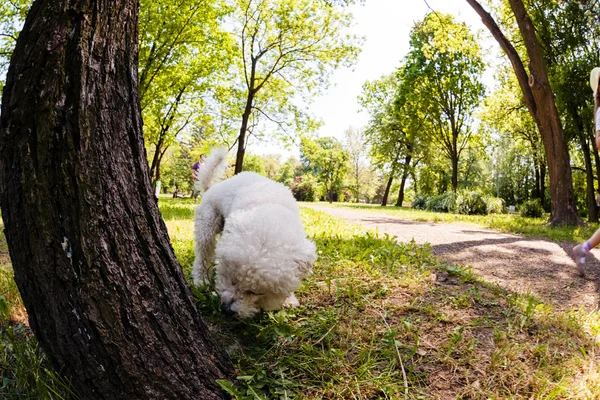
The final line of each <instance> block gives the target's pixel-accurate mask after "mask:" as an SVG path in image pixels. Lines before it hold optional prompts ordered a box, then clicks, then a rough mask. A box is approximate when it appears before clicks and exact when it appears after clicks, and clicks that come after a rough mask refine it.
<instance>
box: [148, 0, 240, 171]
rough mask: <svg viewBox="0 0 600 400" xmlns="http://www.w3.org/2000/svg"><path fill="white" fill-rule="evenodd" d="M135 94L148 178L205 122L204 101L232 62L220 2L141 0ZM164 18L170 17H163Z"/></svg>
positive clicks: (214, 0)
mask: <svg viewBox="0 0 600 400" xmlns="http://www.w3.org/2000/svg"><path fill="white" fill-rule="evenodd" d="M140 7H141V12H140V32H141V35H140V61H139V65H140V66H139V93H140V103H141V107H142V113H143V117H144V129H145V132H144V136H145V140H146V147H147V149H148V154H149V156H150V157H151V161H150V176H151V178H152V179H153V180H156V179H159V178H160V165H161V161H162V159H163V157H164V155H165V153H166V151H167V150H168V148H169V147H170V146H171V145H172V144H173V143H174V142H175V140H176V139H177V138H178V136H179V135H180V134H181V133H182V132H184V131H186V130H190V127H189V125H205V124H206V123H207V120H208V119H209V118H208V112H207V104H206V100H207V99H209V98H211V97H212V96H213V93H212V92H213V91H214V89H212V88H213V87H214V86H217V85H218V84H219V82H220V81H221V80H222V79H224V75H225V73H226V71H227V70H228V68H229V66H230V65H231V60H232V53H231V48H232V46H231V44H232V43H231V40H230V38H229V35H228V34H227V33H226V32H225V31H224V30H223V29H222V19H223V16H224V15H226V13H227V12H228V8H226V7H225V6H224V5H223V4H222V2H221V1H220V0H205V1H198V0H181V1H178V2H169V1H164V0H141V4H140ZM166 16H168V17H166Z"/></svg>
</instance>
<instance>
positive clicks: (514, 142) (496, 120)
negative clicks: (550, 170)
mask: <svg viewBox="0 0 600 400" xmlns="http://www.w3.org/2000/svg"><path fill="white" fill-rule="evenodd" d="M499 77H500V82H501V86H500V88H499V89H498V90H496V91H495V92H494V93H492V94H491V95H490V96H489V97H488V98H487V99H486V105H485V107H484V110H483V112H482V113H481V120H482V122H483V124H484V125H485V126H486V128H488V129H491V130H492V131H493V132H494V134H496V135H498V136H501V138H499V139H500V140H499V141H500V142H501V143H502V148H501V149H499V152H498V155H499V156H500V157H501V158H502V159H505V157H510V156H511V153H512V152H513V149H518V150H517V151H518V152H520V153H521V155H522V156H526V157H528V158H530V159H531V162H530V163H527V165H532V166H533V171H531V174H532V175H533V176H534V179H533V184H534V186H533V189H532V193H531V197H533V198H539V199H540V201H541V203H542V204H545V203H546V199H545V191H546V165H547V163H546V157H545V155H544V151H543V143H542V139H541V136H540V133H539V131H538V129H537V127H536V125H535V122H534V121H533V119H532V118H531V115H530V114H529V112H528V111H527V107H525V104H523V96H521V95H520V89H519V87H518V83H517V82H516V78H515V77H514V74H511V73H510V72H509V71H507V73H501V74H499ZM499 165H501V164H500V163H498V164H497V165H496V167H498V166H499ZM503 165H504V166H505V167H507V168H509V169H508V170H507V171H498V170H497V171H496V174H497V176H500V175H501V176H504V177H506V180H508V181H511V182H514V181H515V179H518V178H526V179H528V177H523V176H522V175H521V174H520V173H516V170H517V169H518V168H520V167H517V165H516V164H515V165H513V167H514V168H515V171H514V173H513V172H512V171H511V170H510V168H511V165H510V163H504V164H503ZM504 193H507V192H506V191H505V192H504ZM509 193H510V197H505V200H506V201H507V202H510V204H514V203H515V197H514V196H513V195H512V193H513V191H509ZM518 198H519V200H520V201H524V200H527V199H528V198H529V196H528V195H522V196H519V197H518Z"/></svg>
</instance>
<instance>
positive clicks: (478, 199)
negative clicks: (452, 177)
mask: <svg viewBox="0 0 600 400" xmlns="http://www.w3.org/2000/svg"><path fill="white" fill-rule="evenodd" d="M487 210H488V207H487V204H486V201H485V197H484V196H483V195H482V194H481V193H479V192H475V191H466V192H461V193H459V194H458V196H457V197H456V212H457V213H459V214H467V215H485V214H487Z"/></svg>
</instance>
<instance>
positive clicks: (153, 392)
mask: <svg viewBox="0 0 600 400" xmlns="http://www.w3.org/2000/svg"><path fill="white" fill-rule="evenodd" d="M137 15H138V1H137V0H124V1H118V2H114V1H107V0H98V1H90V0H81V1H75V0H38V1H36V2H34V4H33V6H32V8H31V11H30V12H29V15H28V17H27V20H26V22H25V26H24V28H23V31H22V33H21V35H20V36H19V40H18V42H17V46H16V49H15V52H14V54H13V58H12V61H11V65H10V68H9V71H8V74H7V81H6V87H5V89H4V93H3V98H2V110H1V120H0V206H1V207H2V217H3V219H4V224H5V232H6V239H7V242H8V246H9V252H10V256H11V260H12V263H13V268H14V272H15V281H16V282H17V285H18V287H19V291H20V292H21V295H22V297H23V302H24V303H25V307H26V308H27V312H28V314H29V322H30V325H31V328H32V329H33V331H34V333H35V335H36V337H37V338H38V340H39V342H40V344H41V345H42V347H43V348H44V350H45V352H46V354H47V355H48V357H49V359H50V361H51V362H52V363H53V365H54V366H55V367H56V368H60V369H61V370H62V371H63V372H64V373H65V374H66V375H67V376H68V377H70V378H71V380H72V382H73V383H74V385H75V387H76V390H77V391H78V392H79V394H80V395H81V396H82V397H83V398H84V399H110V400H116V399H127V400H132V399H144V400H147V399H173V400H181V399H219V398H223V397H224V395H223V393H222V391H221V390H220V387H219V385H218V384H217V383H216V379H218V378H223V377H226V376H228V375H230V374H231V371H232V369H231V366H230V364H229V362H228V360H227V357H226V356H225V355H224V354H223V352H222V351H220V350H219V348H218V347H217V346H216V345H215V343H214V342H213V341H212V340H211V338H210V336H209V333H208V332H207V328H206V326H205V324H204V323H203V321H202V319H201V317H200V316H199V314H198V312H197V310H196V307H195V304H194V300H193V298H192V297H191V294H190V291H189V290H188V287H187V285H186V282H185V280H184V277H183V273H182V270H181V267H180V266H179V264H178V263H177V260H176V259H175V256H174V254H173V250H172V248H171V244H170V242H169V238H168V235H167V232H166V229H165V226H164V223H163V221H162V219H161V217H160V214H159V211H158V207H157V204H156V200H155V198H154V195H153V193H152V188H151V184H150V177H149V173H148V163H147V161H146V154H145V151H144V143H143V139H142V133H141V118H140V109H139V98H138V93H137V43H138V42H137V39H138V35H137Z"/></svg>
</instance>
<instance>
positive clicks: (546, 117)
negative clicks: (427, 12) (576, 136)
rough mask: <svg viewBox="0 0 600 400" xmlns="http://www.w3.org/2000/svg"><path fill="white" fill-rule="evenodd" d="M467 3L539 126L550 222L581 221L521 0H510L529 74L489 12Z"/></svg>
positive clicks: (538, 52)
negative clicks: (491, 38)
mask: <svg viewBox="0 0 600 400" xmlns="http://www.w3.org/2000/svg"><path fill="white" fill-rule="evenodd" d="M467 3H469V5H471V7H472V8H473V9H474V10H475V11H476V12H477V13H478V14H479V16H480V17H481V20H482V21H483V24H484V25H485V26H486V27H487V28H488V29H489V30H490V32H491V34H492V36H494V38H495V39H496V40H497V41H498V43H499V44H500V47H501V48H502V49H503V50H504V52H505V53H506V54H507V56H508V58H509V59H510V61H511V64H512V66H513V69H514V71H515V75H516V76H517V80H518V82H519V86H520V87H521V91H522V93H523V98H524V101H525V105H526V106H527V109H528V111H529V113H530V114H531V116H532V117H533V119H534V121H535V123H536V125H537V127H538V129H539V130H540V134H541V136H542V140H543V142H544V150H545V154H546V160H548V172H549V175H550V201H551V213H550V219H549V223H550V224H551V225H562V224H567V225H577V224H581V219H580V218H579V215H578V214H577V208H576V206H575V196H574V193H573V183H572V177H571V166H570V160H569V152H568V148H567V143H566V139H565V135H564V132H563V130H562V125H561V121H560V118H559V115H558V111H557V109H556V104H555V102H554V95H553V93H552V89H551V88H550V84H549V82H548V73H547V69H546V63H545V61H544V53H543V49H542V47H541V46H540V44H539V42H538V41H537V37H536V34H535V27H534V26H533V23H532V22H531V19H530V18H529V15H528V14H527V11H526V10H525V6H524V5H523V2H522V1H521V0H509V3H510V6H511V9H512V11H513V14H514V15H515V17H516V20H517V24H518V26H519V30H520V32H521V36H522V37H523V42H524V44H525V48H526V49H527V54H528V56H529V75H528V74H527V72H526V70H525V67H524V66H523V63H522V61H521V58H520V57H519V55H518V53H517V51H516V50H515V48H514V46H513V45H512V44H511V43H510V42H509V41H508V39H507V38H506V37H505V36H504V34H503V33H502V31H501V30H500V28H499V27H498V25H497V24H496V22H495V21H494V19H493V18H492V16H491V15H490V14H489V13H488V12H486V11H485V10H484V9H483V7H481V5H480V4H479V3H478V2H477V1H476V0H467Z"/></svg>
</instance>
